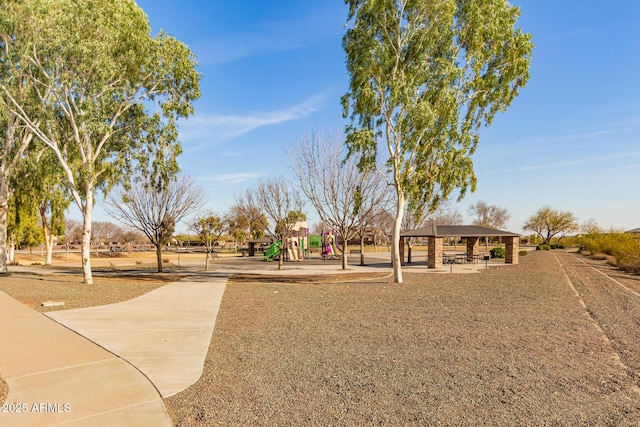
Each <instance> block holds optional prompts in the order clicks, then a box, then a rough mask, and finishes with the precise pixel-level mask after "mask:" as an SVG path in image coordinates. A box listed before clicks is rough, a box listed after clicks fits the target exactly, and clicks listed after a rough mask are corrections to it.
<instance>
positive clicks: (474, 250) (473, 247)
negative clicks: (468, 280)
mask: <svg viewBox="0 0 640 427" xmlns="http://www.w3.org/2000/svg"><path fill="white" fill-rule="evenodd" d="M479 241H480V238H479V237H467V262H473V256H474V255H478V254H479V253H480V245H479V244H478V242H479Z"/></svg>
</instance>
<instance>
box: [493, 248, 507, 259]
mask: <svg viewBox="0 0 640 427" xmlns="http://www.w3.org/2000/svg"><path fill="white" fill-rule="evenodd" d="M504 257H505V251H504V248H503V247H502V246H498V247H495V248H493V249H491V258H504Z"/></svg>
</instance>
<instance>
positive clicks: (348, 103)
mask: <svg viewBox="0 0 640 427" xmlns="http://www.w3.org/2000/svg"><path fill="white" fill-rule="evenodd" d="M346 2H347V3H348V4H349V15H348V28H347V31H346V34H345V36H344V39H343V47H344V50H345V52H346V55H347V70H348V72H349V74H350V81H349V91H348V92H347V93H346V94H345V95H344V96H343V97H342V105H343V112H344V116H345V117H348V118H349V119H350V124H349V125H348V126H347V128H346V134H347V138H346V144H347V146H348V148H349V150H350V153H360V155H361V157H360V162H359V166H360V168H361V169H362V170H367V169H371V168H373V167H375V164H376V161H377V157H378V154H379V152H385V153H387V154H385V157H386V160H387V163H386V164H387V172H388V173H389V175H390V180H391V182H392V184H393V187H394V189H395V199H396V203H395V222H394V227H393V243H392V244H393V246H392V260H393V270H394V281H395V282H402V271H401V267H400V258H399V254H398V244H399V240H400V227H401V223H402V216H403V213H404V210H405V206H406V205H407V204H408V205H409V206H410V208H411V210H415V209H416V208H417V207H419V206H421V207H422V209H424V210H425V211H426V212H433V211H434V210H435V209H437V207H438V205H439V204H440V203H441V202H442V201H444V200H447V199H448V198H449V197H450V196H451V194H452V193H453V192H454V190H456V191H458V192H459V199H461V198H462V197H464V195H465V194H466V192H467V191H468V190H471V191H473V190H475V187H476V177H475V175H474V172H473V162H472V158H471V157H472V155H473V153H474V151H475V149H476V146H477V144H478V142H479V136H480V129H481V128H482V126H484V125H489V124H491V123H492V121H493V119H494V116H495V114H496V113H497V112H498V111H505V110H506V109H507V107H508V106H509V105H510V104H511V102H512V101H513V100H514V98H515V97H516V96H517V95H518V92H519V90H520V89H521V88H522V87H523V86H524V85H525V84H526V82H527V80H528V78H529V63H530V60H531V52H532V49H533V45H532V43H531V36H530V35H529V34H525V33H523V31H522V30H521V29H519V28H516V22H517V19H518V16H519V14H520V11H519V9H518V8H517V7H514V6H511V5H510V4H509V3H508V2H507V0H486V1H479V0H459V1H453V0H382V1H373V0H346ZM379 143H380V144H381V145H382V146H383V147H384V149H383V148H380V149H379V148H378V144H379Z"/></svg>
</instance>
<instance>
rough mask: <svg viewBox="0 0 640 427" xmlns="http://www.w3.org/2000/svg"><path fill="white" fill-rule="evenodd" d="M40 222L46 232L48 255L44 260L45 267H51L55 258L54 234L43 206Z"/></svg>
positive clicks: (45, 242) (45, 240) (45, 245)
mask: <svg viewBox="0 0 640 427" xmlns="http://www.w3.org/2000/svg"><path fill="white" fill-rule="evenodd" d="M40 220H41V221H42V231H43V232H44V247H45V251H46V255H45V258H44V265H51V259H52V258H53V233H52V232H51V227H50V224H49V222H48V221H47V212H46V209H44V208H43V207H42V206H40Z"/></svg>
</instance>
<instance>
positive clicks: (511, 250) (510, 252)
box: [504, 236, 520, 264]
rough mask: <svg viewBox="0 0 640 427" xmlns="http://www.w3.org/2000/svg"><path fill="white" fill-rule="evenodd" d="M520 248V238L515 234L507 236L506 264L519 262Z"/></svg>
mask: <svg viewBox="0 0 640 427" xmlns="http://www.w3.org/2000/svg"><path fill="white" fill-rule="evenodd" d="M519 250H520V238H519V237H515V236H509V237H505V259H504V262H505V264H517V263H518V252H519Z"/></svg>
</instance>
